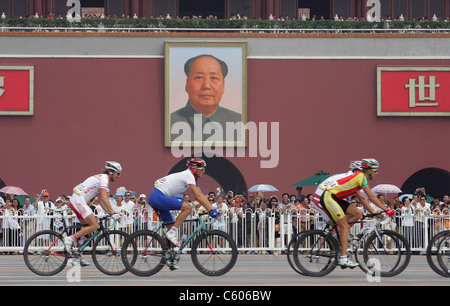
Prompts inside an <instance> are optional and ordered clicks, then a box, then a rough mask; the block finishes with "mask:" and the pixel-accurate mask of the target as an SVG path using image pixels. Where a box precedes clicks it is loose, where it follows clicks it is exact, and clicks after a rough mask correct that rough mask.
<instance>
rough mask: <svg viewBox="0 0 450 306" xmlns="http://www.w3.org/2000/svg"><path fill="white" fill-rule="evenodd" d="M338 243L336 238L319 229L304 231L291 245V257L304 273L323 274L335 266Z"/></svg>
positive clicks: (311, 274) (310, 274) (329, 271)
mask: <svg viewBox="0 0 450 306" xmlns="http://www.w3.org/2000/svg"><path fill="white" fill-rule="evenodd" d="M338 253H339V243H338V242H337V240H336V238H334V237H333V236H331V235H327V234H326V233H325V232H324V231H321V230H309V231H305V232H303V233H302V234H300V235H299V236H298V237H297V241H296V242H295V243H294V247H293V254H292V255H293V258H294V262H295V264H296V265H297V268H298V269H300V271H302V272H303V273H304V274H306V275H308V276H314V277H319V276H325V275H327V274H329V273H331V272H332V271H333V270H334V269H335V268H336V266H337V254H338Z"/></svg>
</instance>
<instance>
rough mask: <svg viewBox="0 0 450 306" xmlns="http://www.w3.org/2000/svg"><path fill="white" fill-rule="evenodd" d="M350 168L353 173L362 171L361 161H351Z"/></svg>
mask: <svg viewBox="0 0 450 306" xmlns="http://www.w3.org/2000/svg"><path fill="white" fill-rule="evenodd" d="M349 168H350V169H351V170H353V171H356V170H361V161H360V160H355V161H351V162H350V166H349Z"/></svg>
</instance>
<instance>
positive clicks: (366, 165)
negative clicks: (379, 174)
mask: <svg viewBox="0 0 450 306" xmlns="http://www.w3.org/2000/svg"><path fill="white" fill-rule="evenodd" d="M379 166H380V164H379V163H378V161H377V160H376V159H373V158H364V159H363V160H361V168H362V169H378V167H379Z"/></svg>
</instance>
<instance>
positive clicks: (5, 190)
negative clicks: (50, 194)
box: [0, 186, 28, 195]
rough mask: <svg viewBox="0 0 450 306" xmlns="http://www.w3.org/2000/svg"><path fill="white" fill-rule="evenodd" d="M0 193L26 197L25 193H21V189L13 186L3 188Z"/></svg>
mask: <svg viewBox="0 0 450 306" xmlns="http://www.w3.org/2000/svg"><path fill="white" fill-rule="evenodd" d="M0 192H3V193H6V194H14V195H28V194H27V193H26V192H25V191H23V189H22V188H20V187H15V186H5V187H3V188H2V189H0Z"/></svg>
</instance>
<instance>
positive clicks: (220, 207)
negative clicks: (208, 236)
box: [212, 195, 228, 232]
mask: <svg viewBox="0 0 450 306" xmlns="http://www.w3.org/2000/svg"><path fill="white" fill-rule="evenodd" d="M216 201H217V202H215V203H213V205H212V206H213V208H215V209H217V211H219V212H220V213H221V216H220V219H219V220H218V221H217V222H214V224H213V228H214V229H219V230H221V231H224V232H226V231H227V224H226V215H227V213H228V205H227V204H226V203H225V201H224V200H223V196H222V195H218V196H217V198H216Z"/></svg>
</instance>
